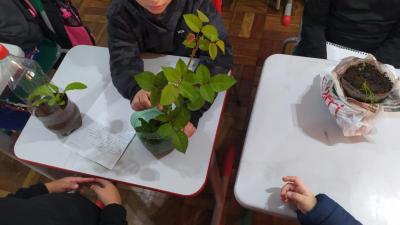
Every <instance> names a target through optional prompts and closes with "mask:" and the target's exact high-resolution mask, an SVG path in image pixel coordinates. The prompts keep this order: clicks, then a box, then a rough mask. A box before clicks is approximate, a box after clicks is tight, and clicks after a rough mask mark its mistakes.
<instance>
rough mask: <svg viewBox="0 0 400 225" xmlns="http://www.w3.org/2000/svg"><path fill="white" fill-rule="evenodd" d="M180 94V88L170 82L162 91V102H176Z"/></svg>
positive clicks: (166, 103) (164, 103)
mask: <svg viewBox="0 0 400 225" xmlns="http://www.w3.org/2000/svg"><path fill="white" fill-rule="evenodd" d="M178 95H179V90H178V88H177V87H175V86H174V85H172V84H168V85H167V86H165V87H164V89H163V90H162V92H161V100H160V104H161V105H170V104H172V103H174V101H175V100H176V98H177V97H178Z"/></svg>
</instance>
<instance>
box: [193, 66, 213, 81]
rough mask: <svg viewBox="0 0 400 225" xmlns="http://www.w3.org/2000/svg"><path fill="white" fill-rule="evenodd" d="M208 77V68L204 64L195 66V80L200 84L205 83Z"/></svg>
mask: <svg viewBox="0 0 400 225" xmlns="http://www.w3.org/2000/svg"><path fill="white" fill-rule="evenodd" d="M210 77H211V74H210V70H208V68H207V67H206V66H205V65H203V64H200V65H199V66H198V67H197V69H196V73H195V75H194V79H195V81H197V82H198V83H200V84H205V83H207V82H209V81H210Z"/></svg>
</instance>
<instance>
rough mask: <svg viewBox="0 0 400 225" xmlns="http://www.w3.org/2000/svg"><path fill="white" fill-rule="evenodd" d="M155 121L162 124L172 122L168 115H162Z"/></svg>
mask: <svg viewBox="0 0 400 225" xmlns="http://www.w3.org/2000/svg"><path fill="white" fill-rule="evenodd" d="M154 119H155V120H158V121H160V122H168V121H169V120H170V119H169V118H168V116H167V115H166V114H160V115H158V116H157V117H156V118H154Z"/></svg>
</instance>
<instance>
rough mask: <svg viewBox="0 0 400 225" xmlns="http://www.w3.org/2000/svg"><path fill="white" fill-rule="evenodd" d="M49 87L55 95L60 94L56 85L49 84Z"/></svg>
mask: <svg viewBox="0 0 400 225" xmlns="http://www.w3.org/2000/svg"><path fill="white" fill-rule="evenodd" d="M47 85H48V86H49V87H50V89H51V90H52V92H53V93H57V92H58V90H59V88H58V87H57V86H56V85H54V84H52V83H48V84H47Z"/></svg>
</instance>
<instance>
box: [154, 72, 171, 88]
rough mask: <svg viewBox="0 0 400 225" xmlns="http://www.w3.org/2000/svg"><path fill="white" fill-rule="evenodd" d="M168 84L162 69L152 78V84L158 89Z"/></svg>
mask: <svg viewBox="0 0 400 225" xmlns="http://www.w3.org/2000/svg"><path fill="white" fill-rule="evenodd" d="M167 84H168V80H167V78H166V77H165V75H164V72H163V71H160V72H159V73H158V74H157V76H156V78H155V79H154V86H155V87H157V88H158V89H163V88H164V86H165V85H167Z"/></svg>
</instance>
